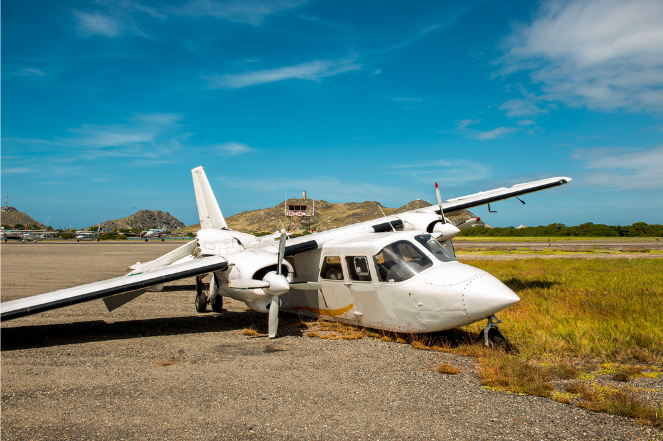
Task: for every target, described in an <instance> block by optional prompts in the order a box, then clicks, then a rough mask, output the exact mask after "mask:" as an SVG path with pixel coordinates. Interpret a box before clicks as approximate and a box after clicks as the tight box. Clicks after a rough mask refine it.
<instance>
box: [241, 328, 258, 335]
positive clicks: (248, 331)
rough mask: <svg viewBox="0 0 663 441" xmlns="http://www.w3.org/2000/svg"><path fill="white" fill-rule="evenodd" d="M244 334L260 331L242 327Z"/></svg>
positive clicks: (253, 333)
mask: <svg viewBox="0 0 663 441" xmlns="http://www.w3.org/2000/svg"><path fill="white" fill-rule="evenodd" d="M242 334H244V335H258V331H256V330H255V329H253V328H244V329H242Z"/></svg>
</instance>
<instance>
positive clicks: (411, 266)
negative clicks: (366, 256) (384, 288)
mask: <svg viewBox="0 0 663 441" xmlns="http://www.w3.org/2000/svg"><path fill="white" fill-rule="evenodd" d="M373 259H374V260H375V267H376V268H377V270H378V278H379V279H380V281H381V282H401V281H403V280H407V279H409V278H410V277H412V276H414V275H415V274H417V273H420V272H421V271H423V270H425V269H426V268H429V267H431V266H432V265H433V262H431V260H430V259H429V258H428V257H426V256H425V255H424V254H423V253H422V252H421V251H419V250H418V249H417V247H415V246H414V245H413V244H412V243H410V242H408V241H406V240H399V241H398V242H394V243H392V244H389V245H387V246H386V247H384V248H382V250H380V252H379V253H378V254H376V255H375V256H374V257H373Z"/></svg>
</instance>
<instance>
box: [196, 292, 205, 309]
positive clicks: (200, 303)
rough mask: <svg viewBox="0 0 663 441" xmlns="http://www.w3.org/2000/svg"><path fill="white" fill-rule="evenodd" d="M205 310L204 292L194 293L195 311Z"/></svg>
mask: <svg viewBox="0 0 663 441" xmlns="http://www.w3.org/2000/svg"><path fill="white" fill-rule="evenodd" d="M205 311H207V296H205V293H201V294H197V295H196V312H205Z"/></svg>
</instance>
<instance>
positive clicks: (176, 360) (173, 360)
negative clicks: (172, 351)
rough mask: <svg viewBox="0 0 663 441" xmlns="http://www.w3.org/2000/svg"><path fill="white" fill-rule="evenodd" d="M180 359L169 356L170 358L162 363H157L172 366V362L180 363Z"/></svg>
mask: <svg viewBox="0 0 663 441" xmlns="http://www.w3.org/2000/svg"><path fill="white" fill-rule="evenodd" d="M181 361H182V360H180V359H179V358H171V359H170V360H168V361H164V362H163V363H160V364H159V365H160V366H172V365H174V364H177V363H180V362H181Z"/></svg>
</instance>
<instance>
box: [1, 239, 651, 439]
mask: <svg viewBox="0 0 663 441" xmlns="http://www.w3.org/2000/svg"><path fill="white" fill-rule="evenodd" d="M176 246H177V244H169V243H165V244H164V243H148V244H145V243H126V244H125V243H101V244H97V243H80V244H53V243H50V244H47V243H38V244H12V243H8V244H2V245H1V246H0V253H1V258H2V300H3V301H6V300H10V299H13V298H19V297H23V296H26V295H32V294H38V293H41V292H46V291H51V290H55V289H61V288H66V287H69V286H74V285H77V284H80V283H85V282H91V281H95V280H101V279H104V278H108V277H113V276H117V275H120V274H123V271H124V270H125V269H126V267H127V266H128V265H130V264H132V263H135V262H136V261H138V260H142V261H144V260H149V259H152V258H154V257H156V256H159V255H161V254H163V253H165V252H166V251H168V250H170V249H172V248H174V247H176ZM484 257H485V256H484ZM192 291H193V280H183V281H180V282H178V283H176V284H172V285H171V286H168V287H166V290H165V291H164V292H162V293H147V294H145V295H143V296H141V297H140V298H138V299H137V300H135V301H133V302H131V303H129V304H127V305H125V306H123V307H122V308H120V309H118V310H116V311H114V312H113V313H108V312H106V311H105V309H104V307H103V304H102V303H101V302H99V301H95V302H90V303H86V304H81V305H76V306H72V307H69V308H65V309H60V310H55V311H50V312H47V313H43V314H39V315H35V316H31V317H27V318H22V319H17V320H13V321H10V322H5V323H2V425H1V428H2V437H3V439H5V440H14V439H21V440H23V439H94V438H98V439H163V438H167V439H246V438H251V439H293V438H294V439H311V440H317V439H332V438H334V439H353V440H354V439H428V440H430V439H444V440H449V439H459V440H465V439H491V440H494V439H517V440H520V439H527V440H529V439H537V440H546V439H565V440H567V439H568V440H573V439H582V440H597V439H606V440H607V439H610V440H622V439H624V440H626V439H629V440H630V439H634V438H635V439H663V435H662V433H661V432H660V431H657V430H655V429H652V428H648V427H643V426H639V425H637V424H636V423H635V422H633V421H631V420H629V419H626V418H622V417H617V416H611V415H607V414H599V413H594V412H589V411H585V410H582V409H578V408H574V407H571V406H568V405H564V404H560V403H556V402H554V401H552V400H548V399H542V398H537V397H530V396H518V395H513V394H511V395H509V394H505V393H496V392H492V391H489V390H485V389H482V388H481V387H480V385H479V381H478V379H477V376H476V363H475V361H474V360H473V359H471V358H467V357H460V356H455V355H448V354H439V353H435V352H428V351H418V350H415V349H414V348H412V347H411V346H407V345H400V344H397V343H386V342H383V341H380V340H373V339H369V338H364V339H362V340H356V341H348V340H321V339H317V338H309V337H304V336H302V333H303V332H304V331H302V330H301V329H299V328H297V327H295V326H294V323H295V321H292V320H291V322H292V324H293V325H292V326H282V327H281V328H280V330H281V335H283V336H282V337H280V338H278V339H276V340H272V341H270V340H269V339H267V338H264V337H262V336H259V337H249V336H246V335H243V334H242V329H243V328H245V327H250V326H254V327H256V329H258V331H260V332H265V331H266V315H263V314H259V313H255V312H252V311H245V310H244V307H243V304H241V303H239V302H234V301H233V302H231V303H227V304H226V307H227V311H225V312H224V313H222V314H214V313H212V312H208V313H207V314H196V313H195V312H194V309H193V293H192ZM440 361H445V362H450V363H451V364H453V365H454V366H456V367H457V368H459V369H460V373H459V374H457V375H451V376H447V375H442V374H439V373H437V372H436V371H435V369H434V368H435V366H436V365H437V364H438V363H440Z"/></svg>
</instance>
